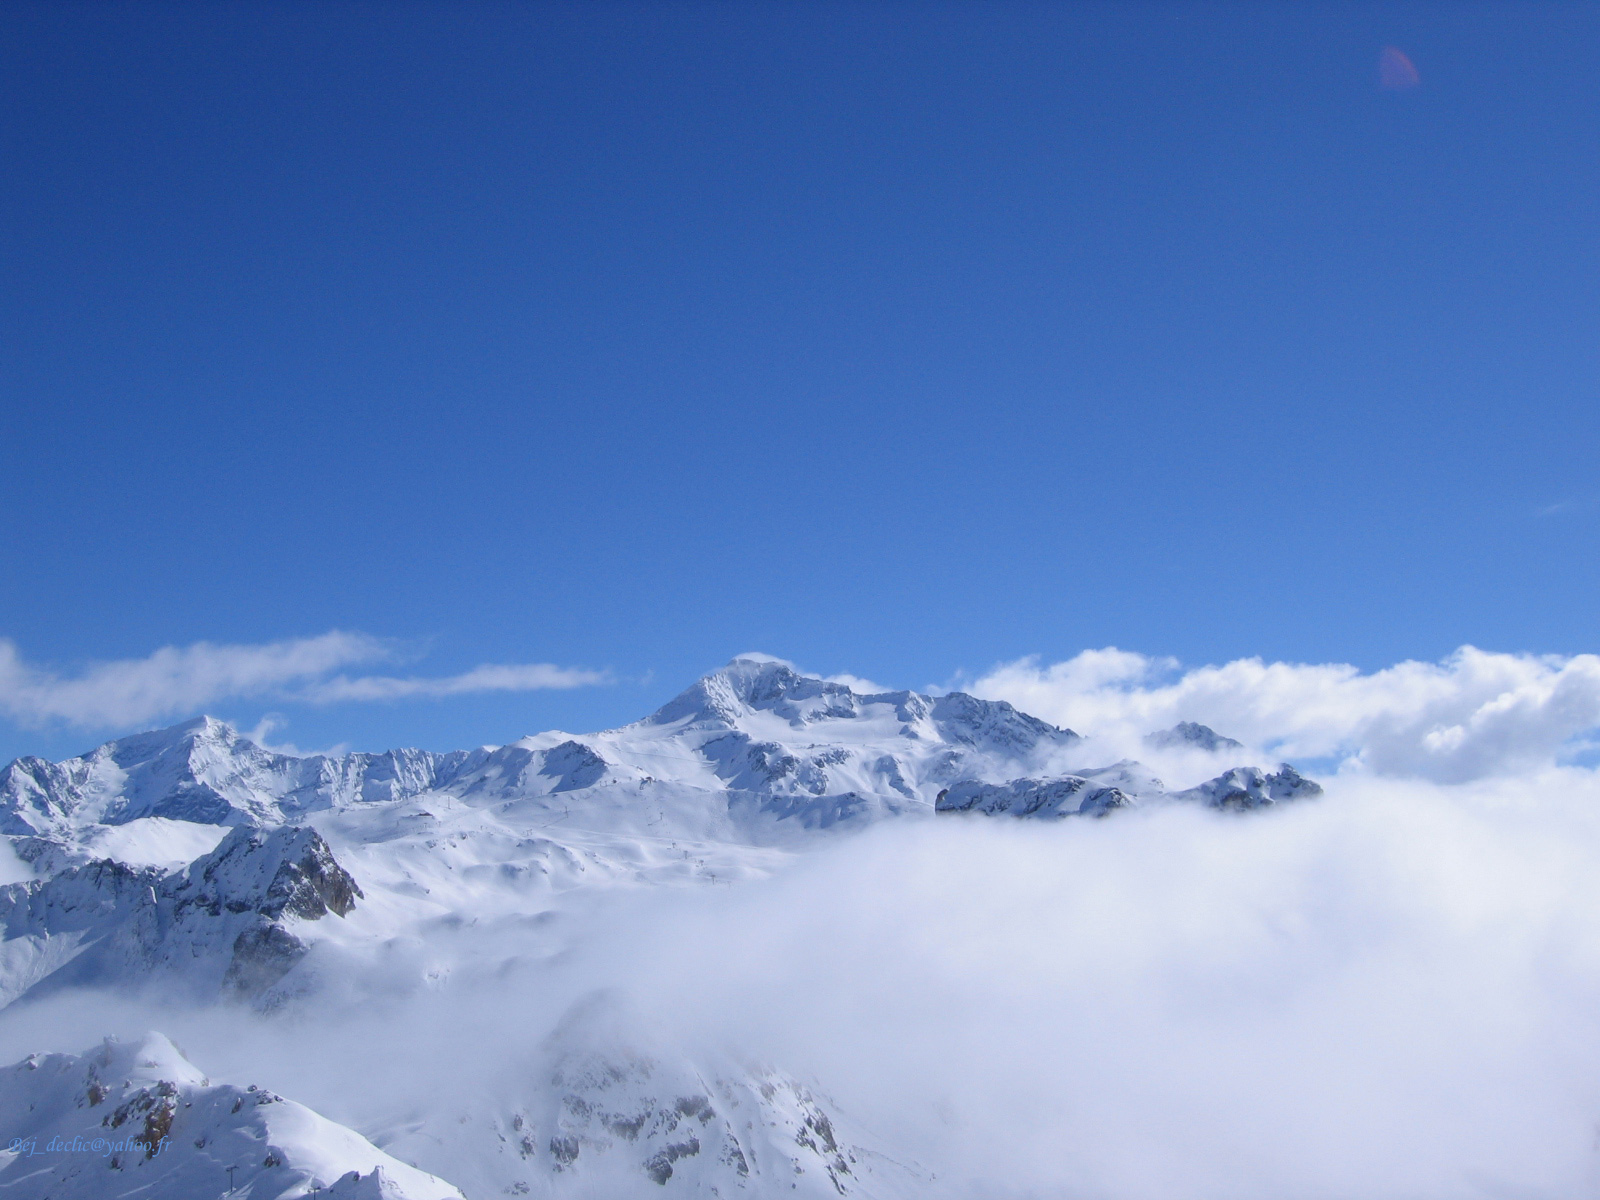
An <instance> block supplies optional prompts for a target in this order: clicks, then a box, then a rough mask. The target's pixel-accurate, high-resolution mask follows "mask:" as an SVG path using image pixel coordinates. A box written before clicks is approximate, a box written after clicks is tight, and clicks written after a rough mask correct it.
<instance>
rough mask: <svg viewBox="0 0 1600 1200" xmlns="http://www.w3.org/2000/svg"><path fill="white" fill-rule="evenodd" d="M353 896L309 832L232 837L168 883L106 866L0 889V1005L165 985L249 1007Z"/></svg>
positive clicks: (349, 883) (245, 832) (347, 880)
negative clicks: (93, 988)
mask: <svg viewBox="0 0 1600 1200" xmlns="http://www.w3.org/2000/svg"><path fill="white" fill-rule="evenodd" d="M360 896H361V890H360V888H359V887H358V886H357V885H356V882H355V880H354V879H352V878H351V877H350V875H349V873H348V872H346V871H345V870H344V869H343V868H342V867H341V866H340V865H339V864H338V862H337V861H335V859H334V857H333V854H332V852H331V851H330V850H329V849H328V846H327V843H326V842H324V841H323V840H322V837H321V835H320V834H318V833H317V832H316V831H315V830H313V829H304V828H299V827H295V826H282V827H279V828H277V829H273V830H270V831H261V830H253V829H246V828H236V829H234V830H233V831H232V832H231V833H230V834H229V835H228V836H227V837H226V838H224V839H223V841H222V844H221V845H219V846H218V847H217V848H216V849H215V850H213V851H212V852H211V853H210V854H207V855H204V856H203V857H201V858H199V859H197V860H195V862H194V863H193V864H191V865H190V866H189V868H188V869H187V870H185V871H183V872H181V873H180V874H177V875H166V874H164V873H162V872H161V871H160V870H157V869H142V870H141V869H135V868H132V867H128V866H125V865H123V864H120V863H117V862H112V861H109V860H107V861H101V862H96V863H91V864H89V865H87V866H82V867H74V868H71V869H69V870H65V871H62V872H61V873H59V874H57V875H55V876H54V877H52V878H50V879H45V880H37V881H34V882H31V883H19V884H11V885H9V886H7V887H4V888H0V947H3V952H4V956H5V957H4V960H3V961H4V965H5V971H4V974H3V976H0V1003H11V1002H13V1001H15V1000H18V999H20V998H22V997H25V996H30V995H32V996H37V995H42V994H45V993H48V992H50V991H53V990H57V989H60V988H62V987H67V986H78V985H86V984H96V985H103V984H108V983H116V982H119V981H121V982H125V983H128V984H134V985H143V984H147V983H149V982H150V981H151V979H152V977H153V976H160V977H163V978H167V979H168V980H169V981H170V982H174V983H180V984H182V985H184V986H186V987H188V988H190V989H193V990H195V991H198V992H199V993H201V994H216V993H218V992H221V993H223V994H226V995H229V996H233V997H236V998H240V999H256V998H258V997H260V996H261V995H262V994H263V993H264V992H265V991H266V990H267V989H268V988H270V987H272V986H273V985H275V984H277V983H278V982H279V981H280V980H281V979H282V978H283V976H284V975H286V974H287V973H288V972H289V970H290V969H291V968H292V967H293V966H294V965H295V964H296V963H297V962H299V961H300V959H301V958H302V957H304V955H305V953H306V951H307V949H308V945H309V941H310V940H311V938H310V935H308V933H307V932H306V926H307V925H308V924H309V923H310V922H314V921H317V920H320V919H321V918H323V917H325V916H327V915H328V914H330V913H331V914H333V915H335V916H338V917H343V916H344V915H346V914H347V913H349V912H350V911H351V910H352V909H353V908H354V906H355V903H356V900H357V899H358V898H360Z"/></svg>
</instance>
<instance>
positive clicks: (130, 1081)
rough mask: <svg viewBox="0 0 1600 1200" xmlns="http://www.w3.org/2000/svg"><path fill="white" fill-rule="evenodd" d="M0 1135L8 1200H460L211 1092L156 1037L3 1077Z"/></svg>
mask: <svg viewBox="0 0 1600 1200" xmlns="http://www.w3.org/2000/svg"><path fill="white" fill-rule="evenodd" d="M0 1128H3V1129H4V1130H5V1131H6V1141H5V1143H4V1146H3V1147H0V1198H4V1200H11V1198H12V1197H15V1198H16V1200H45V1198H48V1200H111V1198H113V1197H135V1196H139V1197H146V1196H148V1197H161V1200H215V1197H217V1196H219V1195H227V1196H237V1197H241V1198H242V1197H246V1196H249V1197H253V1198H255V1200H292V1198H295V1197H300V1196H306V1195H309V1194H311V1193H312V1191H313V1189H315V1190H316V1194H317V1195H318V1197H319V1200H323V1198H326V1200H462V1197H461V1192H460V1191H459V1190H457V1189H456V1188H455V1187H453V1186H451V1185H450V1184H448V1183H446V1182H445V1181H444V1180H442V1179H438V1178H436V1177H434V1176H432V1175H430V1174H428V1173H427V1172H425V1171H419V1170H418V1169H417V1168H415V1167H413V1166H411V1165H409V1164H407V1163H404V1162H401V1161H400V1160H398V1159H396V1158H394V1157H392V1156H390V1155H388V1154H386V1153H384V1152H383V1151H382V1150H379V1149H378V1148H377V1147H376V1146H374V1145H373V1144H372V1143H371V1142H369V1141H367V1139H366V1138H364V1137H362V1136H361V1135H360V1134H358V1133H356V1132H355V1131H354V1130H351V1129H347V1128H345V1127H344V1126H342V1125H337V1124H335V1123H334V1122H332V1121H329V1120H327V1119H326V1118H324V1117H322V1116H319V1115H318V1114H317V1113H315V1112H312V1111H311V1110H310V1109H309V1108H306V1107H305V1106H304V1105H301V1104H296V1103H295V1102H294V1101H292V1100H285V1099H284V1098H283V1097H282V1096H277V1095H274V1094H273V1093H271V1092H269V1091H265V1090H263V1089H260V1088H257V1087H256V1086H255V1085H254V1084H251V1085H250V1086H248V1087H237V1086H234V1085H232V1084H214V1083H212V1082H211V1080H209V1079H207V1078H206V1077H205V1076H203V1075H202V1074H201V1073H200V1071H199V1070H198V1069H197V1068H196V1067H195V1066H194V1065H193V1064H192V1063H190V1062H189V1060H188V1059H187V1058H185V1057H184V1056H183V1054H182V1053H181V1052H180V1051H179V1050H178V1049H177V1047H176V1046H174V1045H173V1044H172V1043H171V1042H170V1041H169V1040H167V1039H166V1038H165V1037H163V1036H162V1035H161V1034H159V1033H152V1034H149V1035H148V1036H146V1037H145V1038H144V1039H143V1040H142V1041H140V1042H138V1043H117V1042H113V1041H110V1040H107V1041H106V1043H105V1044H104V1045H102V1046H101V1047H99V1048H98V1049H97V1050H94V1051H91V1052H90V1053H87V1054H82V1055H76V1054H45V1055H30V1056H29V1057H28V1058H26V1059H24V1060H23V1061H22V1062H19V1063H17V1064H15V1065H14V1066H11V1067H7V1068H4V1069H3V1070H0Z"/></svg>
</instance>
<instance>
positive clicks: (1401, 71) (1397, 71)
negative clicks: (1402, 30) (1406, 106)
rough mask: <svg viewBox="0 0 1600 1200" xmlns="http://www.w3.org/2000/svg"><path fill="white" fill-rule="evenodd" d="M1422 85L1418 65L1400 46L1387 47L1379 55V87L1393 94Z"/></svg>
mask: <svg viewBox="0 0 1600 1200" xmlns="http://www.w3.org/2000/svg"><path fill="white" fill-rule="evenodd" d="M1421 83H1422V76H1420V75H1418V74H1417V67H1416V64H1415V63H1413V62H1412V61H1411V59H1410V58H1409V57H1408V56H1407V55H1406V52H1405V51H1404V50H1401V49H1400V48H1399V47H1398V46H1385V47H1384V48H1383V52H1382V53H1381V54H1379V55H1378V86H1379V87H1381V88H1384V89H1385V90H1387V91H1391V92H1403V91H1405V90H1406V89H1407V88H1414V87H1417V86H1419V85H1420V84H1421Z"/></svg>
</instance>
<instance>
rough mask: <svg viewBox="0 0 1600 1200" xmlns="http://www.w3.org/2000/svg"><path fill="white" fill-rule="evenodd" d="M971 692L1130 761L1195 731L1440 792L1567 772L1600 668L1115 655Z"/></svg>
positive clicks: (991, 681)
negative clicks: (1427, 782)
mask: <svg viewBox="0 0 1600 1200" xmlns="http://www.w3.org/2000/svg"><path fill="white" fill-rule="evenodd" d="M969 690H971V691H972V692H973V693H974V694H976V695H979V696H983V697H985V698H987V699H994V700H1007V701H1009V702H1010V703H1012V704H1014V705H1015V706H1016V707H1018V708H1020V709H1022V710H1023V711H1025V712H1030V713H1034V714H1035V715H1037V716H1040V717H1044V718H1045V719H1046V720H1050V721H1054V722H1056V723H1057V724H1061V725H1067V726H1070V727H1071V728H1073V729H1076V730H1078V731H1079V732H1080V733H1089V734H1092V735H1094V736H1097V737H1101V738H1104V739H1106V740H1107V741H1108V742H1110V743H1112V744H1115V745H1118V746H1121V747H1124V748H1125V750H1126V752H1128V753H1138V740H1139V737H1140V735H1142V734H1144V733H1146V732H1148V731H1150V730H1153V729H1160V728H1164V727H1167V726H1171V725H1174V724H1176V723H1177V722H1179V721H1199V722H1201V723H1203V724H1206V725H1210V726H1212V727H1213V728H1214V729H1216V730H1217V731H1218V732H1220V733H1223V734H1226V735H1227V736H1229V737H1234V738H1239V739H1240V740H1242V741H1244V742H1245V743H1246V744H1247V745H1249V746H1250V747H1252V748H1253V749H1255V750H1257V751H1259V752H1261V753H1263V754H1265V755H1268V756H1270V757H1282V758H1297V759H1306V758H1334V759H1338V760H1341V762H1342V767H1341V769H1343V770H1349V771H1363V772H1368V773H1372V774H1378V775H1390V776H1401V777H1406V776H1410V777H1417V778H1424V779H1433V780H1438V781H1441V782H1462V781H1466V780H1472V779H1481V778H1485V777H1489V776H1494V775H1503V774H1509V773H1512V772H1518V771H1528V770H1533V769H1539V768H1542V767H1547V766H1550V765H1553V764H1555V763H1557V762H1560V761H1565V760H1570V759H1571V758H1572V757H1573V756H1574V755H1577V754H1581V753H1582V752H1583V751H1585V750H1588V749H1592V748H1593V746H1592V743H1591V742H1590V741H1589V740H1588V739H1591V738H1592V737H1593V735H1594V733H1595V731H1596V728H1597V727H1600V656H1596V655H1593V654H1579V655H1572V656H1559V655H1531V654H1499V653H1492V652H1489V651H1485V650H1479V649H1476V648H1475V647H1472V646H1463V647H1462V648H1461V649H1459V650H1457V651H1456V652H1455V653H1454V654H1452V655H1450V656H1449V657H1448V658H1446V659H1445V660H1444V661H1443V662H1438V663H1427V662H1403V663H1399V664H1397V665H1396V666H1392V667H1387V668H1385V669H1383V670H1381V671H1373V672H1370V673H1363V672H1361V671H1360V670H1358V669H1357V668H1355V667H1353V666H1349V665H1346V664H1336V663H1323V664H1304V663H1284V662H1272V663H1269V662H1264V661H1263V660H1261V659H1259V658H1242V659H1236V660H1235V661H1233V662H1229V663H1225V664H1223V665H1222V666H1205V667H1198V668H1195V669H1192V670H1187V671H1185V670H1181V669H1180V667H1179V664H1178V663H1177V661H1176V660H1174V659H1168V658H1151V657H1147V656H1146V655H1143V654H1134V653H1130V652H1128V651H1125V650H1118V649H1116V648H1114V647H1112V648H1107V649H1103V650H1086V651H1084V652H1083V653H1082V654H1079V655H1077V656H1076V657H1074V658H1071V659H1068V660H1067V661H1065V662H1059V663H1053V664H1050V665H1048V666H1047V665H1044V664H1042V663H1041V662H1040V661H1039V660H1038V659H1037V658H1024V659H1019V660H1017V661H1016V662H1011V663H1005V664H1002V665H1000V666H998V667H996V668H995V669H994V670H992V671H990V672H989V673H988V674H986V675H984V676H983V677H982V678H980V679H978V680H977V681H976V682H975V683H974V684H972V685H971V687H970V689H969Z"/></svg>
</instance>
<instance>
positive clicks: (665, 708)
mask: <svg viewBox="0 0 1600 1200" xmlns="http://www.w3.org/2000/svg"><path fill="white" fill-rule="evenodd" d="M834 695H837V696H838V697H840V698H841V699H842V698H844V697H849V696H853V695H854V693H853V692H851V690H850V689H849V688H848V687H846V686H845V685H844V684H842V683H830V682H828V681H827V680H825V679H822V678H819V677H818V676H815V675H803V674H801V673H800V671H799V670H797V669H796V668H795V665H794V664H793V663H790V662H786V661H784V660H783V659H781V658H774V657H772V656H771V655H767V654H741V655H739V656H738V657H737V658H734V659H732V660H731V661H729V663H728V664H727V665H726V666H723V667H719V668H718V669H717V670H715V671H712V672H711V673H710V674H709V675H705V676H702V677H701V678H699V679H697V680H695V682H694V683H692V684H690V685H689V686H688V687H687V688H685V689H684V690H683V691H682V692H680V693H678V695H677V696H675V697H674V698H673V699H671V700H669V701H667V703H666V704H664V705H662V706H661V707H660V708H659V709H657V710H656V711H655V712H654V713H653V714H651V716H650V717H648V718H647V719H646V721H647V723H648V724H652V725H670V724H672V723H673V722H675V721H682V720H684V719H686V718H687V719H689V720H690V721H691V722H693V723H699V722H701V721H711V722H714V723H716V724H726V723H729V722H732V721H736V720H738V719H739V718H740V717H742V716H746V715H748V714H750V713H751V712H753V711H757V710H771V709H773V708H775V707H777V706H778V705H780V704H782V703H783V702H784V701H786V700H788V701H798V700H812V699H816V698H817V697H821V696H834Z"/></svg>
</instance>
